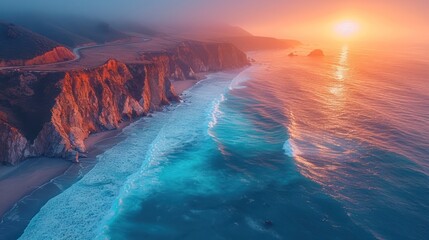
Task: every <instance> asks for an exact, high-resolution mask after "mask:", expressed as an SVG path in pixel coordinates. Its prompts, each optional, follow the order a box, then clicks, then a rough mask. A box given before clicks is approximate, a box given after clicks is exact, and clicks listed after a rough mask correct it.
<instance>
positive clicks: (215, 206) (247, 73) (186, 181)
mask: <svg viewBox="0 0 429 240" xmlns="http://www.w3.org/2000/svg"><path fill="white" fill-rule="evenodd" d="M423 49H424V48H423ZM423 49H420V50H419V49H418V48H416V49H411V50H410V49H404V48H402V49H396V50H395V51H392V52H388V51H387V50H382V48H373V49H370V48H359V47H356V46H353V45H339V46H336V47H332V48H330V49H325V54H326V56H325V57H323V58H310V57H305V56H298V57H288V56H287V55H288V53H289V52H290V50H283V51H261V52H253V53H250V56H251V57H252V58H254V59H255V60H256V62H255V63H253V64H252V66H251V67H249V68H246V69H244V70H243V71H242V72H241V73H239V74H238V75H237V74H236V73H229V72H224V73H214V74H210V75H209V76H208V78H207V79H206V80H204V81H201V82H199V83H198V84H196V85H195V86H194V87H192V88H191V89H190V90H188V91H186V92H185V95H184V96H183V100H182V102H181V103H179V104H176V105H172V106H169V107H167V108H166V109H165V110H164V111H163V112H159V113H154V114H153V116H152V117H150V118H149V117H148V118H144V119H142V120H140V121H137V122H136V123H134V124H132V125H131V126H130V127H128V128H126V129H125V134H126V136H127V137H126V138H125V140H123V141H122V142H120V143H119V144H117V145H116V146H114V147H112V148H111V149H109V150H108V151H106V152H105V153H103V154H102V155H100V156H99V157H98V163H97V164H96V165H95V166H94V168H93V169H92V170H91V171H89V172H88V173H87V174H86V175H85V176H84V177H83V178H82V179H81V180H80V181H79V182H77V183H75V184H74V185H73V186H71V187H70V188H68V189H67V190H65V191H64V192H63V193H61V194H59V195H58V196H56V197H54V198H52V199H51V200H50V201H49V202H48V203H47V204H46V205H45V206H44V207H43V208H42V209H41V210H40V212H39V213H38V214H37V215H36V216H35V217H34V218H33V219H32V220H31V222H30V224H29V225H28V227H27V228H26V230H25V232H24V234H23V235H22V237H21V239H401V240H402V239H426V238H427V237H428V236H429V58H428V57H427V56H425V55H424V53H425V52H424V50H423ZM307 50H308V49H303V50H299V49H298V50H297V52H298V53H299V55H303V54H304V52H305V51H307Z"/></svg>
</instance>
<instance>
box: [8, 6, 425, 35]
mask: <svg viewBox="0 0 429 240" xmlns="http://www.w3.org/2000/svg"><path fill="white" fill-rule="evenodd" d="M428 9H429V0H359V1H347V0H215V1H213V0H74V1H71V0H1V1H0V14H1V11H3V12H4V11H6V12H7V13H9V14H14V13H15V12H24V13H27V12H35V13H43V14H49V13H57V14H64V13H67V14H69V13H71V14H75V15H85V16H97V17H100V18H104V19H108V20H117V19H120V20H136V21H141V22H151V23H153V22H157V23H174V22H199V23H200V22H221V23H228V24H231V25H236V26H240V27H243V28H244V29H246V30H248V31H249V32H251V33H253V34H255V35H262V36H273V37H279V38H294V39H300V40H301V39H302V40H307V39H314V38H325V39H330V38H332V39H334V38H335V37H338V36H335V33H334V31H333V28H334V25H335V24H336V23H338V22H341V21H345V20H352V21H355V22H357V23H358V25H359V34H358V35H359V36H356V38H357V37H359V38H361V39H382V38H390V39H399V40H400V39H413V38H420V39H429V14H428V11H429V10H428ZM0 18H1V15H0Z"/></svg>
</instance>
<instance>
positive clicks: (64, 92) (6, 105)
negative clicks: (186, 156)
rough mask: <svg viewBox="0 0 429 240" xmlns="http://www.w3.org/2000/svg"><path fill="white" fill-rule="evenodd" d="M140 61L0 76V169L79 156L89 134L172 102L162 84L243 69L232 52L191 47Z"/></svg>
mask: <svg viewBox="0 0 429 240" xmlns="http://www.w3.org/2000/svg"><path fill="white" fill-rule="evenodd" d="M142 58H144V59H145V60H146V61H144V62H143V61H142V63H133V64H125V63H121V62H118V61H116V60H114V59H111V60H108V61H107V62H106V63H105V64H104V65H102V66H99V67H96V68H93V69H86V70H75V71H68V72H46V73H43V72H16V71H4V72H0V145H1V146H2V147H1V148H0V162H3V163H9V164H16V163H18V162H20V161H22V160H23V159H26V158H28V157H36V156H48V157H67V156H68V155H70V154H74V152H75V151H79V152H85V151H86V146H85V144H84V140H85V139H86V138H87V137H88V136H89V135H90V134H91V133H95V132H100V131H103V130H108V129H115V128H117V127H118V125H119V123H120V122H121V121H124V120H126V119H130V118H133V117H137V116H144V115H145V114H147V113H148V112H150V111H155V110H158V109H160V108H161V107H162V106H163V105H166V104H169V103H171V102H173V101H177V100H178V96H177V95H176V94H175V93H174V89H173V88H172V86H171V83H170V80H169V79H176V80H177V79H185V78H190V77H193V74H194V73H195V72H201V71H215V70H222V69H229V68H236V67H242V66H245V65H247V64H248V62H247V58H246V56H245V54H244V53H242V52H241V51H239V50H237V49H236V48H234V47H233V46H232V45H229V44H204V43H196V42H187V43H182V44H180V45H179V46H178V47H177V48H175V49H172V50H170V51H167V52H162V53H147V54H146V55H145V56H142Z"/></svg>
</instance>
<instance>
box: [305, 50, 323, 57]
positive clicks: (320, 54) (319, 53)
mask: <svg viewBox="0 0 429 240" xmlns="http://www.w3.org/2000/svg"><path fill="white" fill-rule="evenodd" d="M308 56H309V57H323V56H325V54H323V51H322V50H321V49H314V50H313V51H311V52H310V53H309V54H308Z"/></svg>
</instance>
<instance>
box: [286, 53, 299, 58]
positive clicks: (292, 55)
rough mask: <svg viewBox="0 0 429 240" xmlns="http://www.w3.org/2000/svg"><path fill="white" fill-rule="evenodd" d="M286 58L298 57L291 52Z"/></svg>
mask: <svg viewBox="0 0 429 240" xmlns="http://www.w3.org/2000/svg"><path fill="white" fill-rule="evenodd" d="M288 56H289V57H296V56H298V55H296V54H295V53H294V52H291V53H289V54H288Z"/></svg>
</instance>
